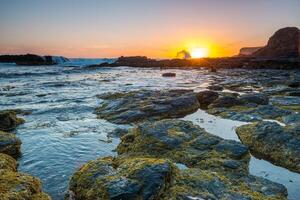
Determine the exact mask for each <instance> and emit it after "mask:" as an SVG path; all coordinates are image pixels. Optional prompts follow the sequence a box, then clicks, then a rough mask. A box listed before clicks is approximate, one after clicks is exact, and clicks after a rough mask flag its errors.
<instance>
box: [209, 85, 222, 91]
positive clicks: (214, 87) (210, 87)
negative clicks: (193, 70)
mask: <svg viewBox="0 0 300 200" xmlns="http://www.w3.org/2000/svg"><path fill="white" fill-rule="evenodd" d="M207 89H209V90H215V91H222V90H223V87H222V86H219V85H210V86H208V87H207Z"/></svg>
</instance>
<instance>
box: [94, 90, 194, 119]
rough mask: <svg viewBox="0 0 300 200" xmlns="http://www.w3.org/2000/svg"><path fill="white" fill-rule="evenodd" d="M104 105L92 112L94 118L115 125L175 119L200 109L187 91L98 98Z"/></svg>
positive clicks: (138, 92) (110, 94)
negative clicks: (96, 117)
mask: <svg viewBox="0 0 300 200" xmlns="http://www.w3.org/2000/svg"><path fill="white" fill-rule="evenodd" d="M98 97H99V98H102V99H103V100H104V102H103V103H102V105H101V106H100V107H98V108H97V109H96V111H95V112H96V114H97V116H98V118H102V119H106V120H108V121H110V122H113V123H117V124H129V123H136V122H142V121H145V120H159V119H165V118H179V117H184V116H185V115H187V114H191V113H193V112H195V111H197V110H198V108H199V107H200V105H199V102H198V99H197V98H196V94H195V93H193V92H192V91H190V90H170V91H147V90H142V91H134V92H128V93H109V94H102V95H98Z"/></svg>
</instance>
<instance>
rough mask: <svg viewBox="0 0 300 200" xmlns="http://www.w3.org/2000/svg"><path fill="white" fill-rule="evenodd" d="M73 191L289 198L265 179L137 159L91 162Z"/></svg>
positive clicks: (101, 195)
mask: <svg viewBox="0 0 300 200" xmlns="http://www.w3.org/2000/svg"><path fill="white" fill-rule="evenodd" d="M69 189H70V190H71V191H72V192H71V193H72V194H73V195H72V198H73V199H76V200H82V199H84V200H89V199H93V200H94V199H99V200H107V199H115V200H119V199H123V200H169V199H214V200H217V199H253V200H260V199H267V200H284V199H286V196H287V191H286V188H285V187H284V186H282V185H280V184H277V183H273V182H271V181H268V180H266V179H263V178H258V177H255V176H251V175H241V174H232V173H223V172H221V171H219V172H214V171H212V170H202V169H199V168H191V169H185V170H179V169H178V168H176V167H175V165H173V164H172V163H170V161H168V160H164V159H155V158H149V157H133V156H129V157H118V158H112V157H106V158H100V159H97V160H95V161H91V162H88V163H87V164H85V165H84V166H82V167H81V168H80V169H79V170H78V171H77V172H76V173H75V174H74V175H73V177H72V178H71V181H70V188H69ZM67 199H70V198H67Z"/></svg>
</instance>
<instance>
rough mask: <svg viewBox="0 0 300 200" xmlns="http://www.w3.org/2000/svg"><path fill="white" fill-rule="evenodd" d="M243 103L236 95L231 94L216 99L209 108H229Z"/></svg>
mask: <svg viewBox="0 0 300 200" xmlns="http://www.w3.org/2000/svg"><path fill="white" fill-rule="evenodd" d="M238 105H243V102H242V101H241V100H239V99H238V98H236V97H233V96H223V97H219V98H218V99H216V100H215V101H214V102H213V103H212V104H210V106H209V107H210V108H229V107H232V106H238Z"/></svg>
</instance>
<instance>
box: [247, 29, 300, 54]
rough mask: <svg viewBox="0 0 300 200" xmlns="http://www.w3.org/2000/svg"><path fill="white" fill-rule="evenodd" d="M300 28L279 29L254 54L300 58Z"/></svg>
mask: <svg viewBox="0 0 300 200" xmlns="http://www.w3.org/2000/svg"><path fill="white" fill-rule="evenodd" d="M299 46H300V30H299V29H298V28H297V27H287V28H282V29H279V30H278V31H276V32H275V34H274V35H273V36H272V37H271V38H270V39H269V41H268V44H267V45H266V46H265V47H263V48H261V49H259V50H257V51H256V52H254V53H253V54H252V56H254V57H256V58H268V59H274V58H275V59H278V58H299V57H300V51H299Z"/></svg>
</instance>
